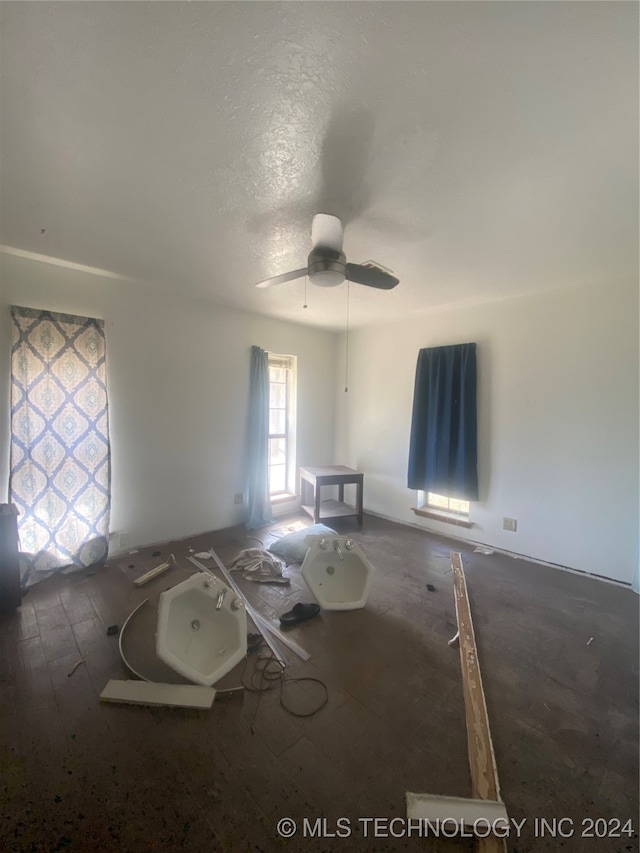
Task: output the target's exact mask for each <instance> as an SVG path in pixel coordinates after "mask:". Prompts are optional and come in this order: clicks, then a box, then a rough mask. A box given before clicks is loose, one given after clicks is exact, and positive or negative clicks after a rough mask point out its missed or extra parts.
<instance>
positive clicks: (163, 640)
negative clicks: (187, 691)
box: [156, 572, 247, 686]
mask: <svg viewBox="0 0 640 853" xmlns="http://www.w3.org/2000/svg"><path fill="white" fill-rule="evenodd" d="M156 654H157V655H158V657H159V658H160V660H162V661H164V662H165V663H166V664H167V665H168V666H170V667H171V668H172V669H173V670H174V671H175V672H178V673H180V675H183V676H184V677H185V678H188V679H189V680H190V681H193V682H195V683H196V684H205V685H207V686H211V685H212V684H215V682H216V681H218V680H219V679H220V678H222V676H223V675H226V674H227V673H228V672H229V671H230V670H232V669H233V667H234V666H236V664H238V663H239V662H240V661H241V660H242V659H243V658H244V657H246V654H247V614H246V612H245V609H244V605H243V604H242V602H241V601H240V600H239V599H238V598H237V596H236V594H235V593H234V591H233V590H232V589H231V588H230V587H227V586H226V584H225V583H224V582H223V581H221V580H219V579H218V578H215V577H213V576H212V575H209V574H207V573H205V572H198V573H197V574H195V575H192V576H191V577H190V578H188V579H187V580H186V581H183V582H182V583H179V584H177V586H174V587H173V588H172V589H169V590H167V591H166V592H163V593H162V594H161V596H160V601H159V603H158V626H157V630H156Z"/></svg>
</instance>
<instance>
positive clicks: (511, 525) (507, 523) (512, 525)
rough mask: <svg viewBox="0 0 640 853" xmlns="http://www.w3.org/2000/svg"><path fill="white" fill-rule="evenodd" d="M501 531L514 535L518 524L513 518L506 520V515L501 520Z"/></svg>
mask: <svg viewBox="0 0 640 853" xmlns="http://www.w3.org/2000/svg"><path fill="white" fill-rule="evenodd" d="M502 529H503V530H510V531H511V532H512V533H515V532H516V531H517V529H518V522H517V520H516V519H515V518H507V517H506V515H505V517H504V518H503V519H502Z"/></svg>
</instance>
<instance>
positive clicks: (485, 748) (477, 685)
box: [451, 551, 507, 853]
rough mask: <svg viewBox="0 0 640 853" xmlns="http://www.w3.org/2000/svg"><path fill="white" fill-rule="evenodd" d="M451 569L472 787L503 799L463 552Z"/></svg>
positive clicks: (492, 848) (480, 845)
mask: <svg viewBox="0 0 640 853" xmlns="http://www.w3.org/2000/svg"><path fill="white" fill-rule="evenodd" d="M451 571H452V572H453V589H454V596H455V602H456V616H457V619H458V633H459V635H460V662H461V664H462V686H463V692H464V707H465V716H466V721H467V740H468V745H469V764H470V767H471V786H472V793H473V797H474V798H475V799H479V800H491V801H493V802H502V798H501V796H500V784H499V782H498V768H497V766H496V757H495V753H494V751H493V742H492V740H491V730H490V728H489V715H488V714H487V704H486V701H485V696H484V690H483V687H482V677H481V675H480V664H479V663H478V650H477V648H476V638H475V634H474V630H473V622H472V620H471V610H470V607H469V598H468V595H467V583H466V580H465V576H464V569H463V566H462V554H460V553H459V552H457V551H452V552H451ZM477 849H478V850H479V851H482V853H502V851H505V853H506V850H507V845H506V841H505V839H504V838H498V837H497V836H495V835H490V836H488V837H487V838H478V839H477Z"/></svg>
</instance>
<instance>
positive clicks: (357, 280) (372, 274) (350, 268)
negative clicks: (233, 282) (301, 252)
mask: <svg viewBox="0 0 640 853" xmlns="http://www.w3.org/2000/svg"><path fill="white" fill-rule="evenodd" d="M343 235H344V229H343V227H342V222H341V220H340V219H339V218H338V217H337V216H332V215H331V214H329V213H316V215H315V216H314V217H313V221H312V223H311V243H312V249H311V252H309V257H308V258H307V267H306V269H305V268H302V269H299V270H293V271H292V272H288V273H283V274H282V275H278V276H274V277H273V278H268V279H266V280H265V281H261V282H259V283H258V284H257V285H256V287H271V286H272V285H276V284H284V282H286V281H293V280H294V279H296V278H301V277H302V276H304V275H307V276H308V277H309V281H311V282H312V283H313V284H316V285H318V286H319V287H337V285H339V284H342V282H343V281H344V280H345V279H347V280H348V281H351V282H353V283H354V284H363V285H365V286H366V287H374V288H376V289H377V290H391V289H392V288H394V287H395V286H396V285H397V284H399V280H398V279H397V278H396V277H395V276H393V275H391V274H390V273H389V272H388V271H387V270H385V269H384V268H381V267H379V266H373V265H371V264H370V262H369V263H368V264H367V265H366V266H365V265H363V264H348V263H347V259H346V257H345V254H344V252H343V251H342V239H343Z"/></svg>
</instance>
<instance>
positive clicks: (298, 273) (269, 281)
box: [256, 267, 307, 287]
mask: <svg viewBox="0 0 640 853" xmlns="http://www.w3.org/2000/svg"><path fill="white" fill-rule="evenodd" d="M306 274H307V268H306V267H302V269H301V270H293V271H292V272H284V273H282V275H275V276H274V277H273V278H266V279H265V280H264V281H259V282H258V283H257V284H256V287H271V286H272V285H274V284H284V282H285V281H293V279H294V278H302V277H303V276H305V275H306Z"/></svg>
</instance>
